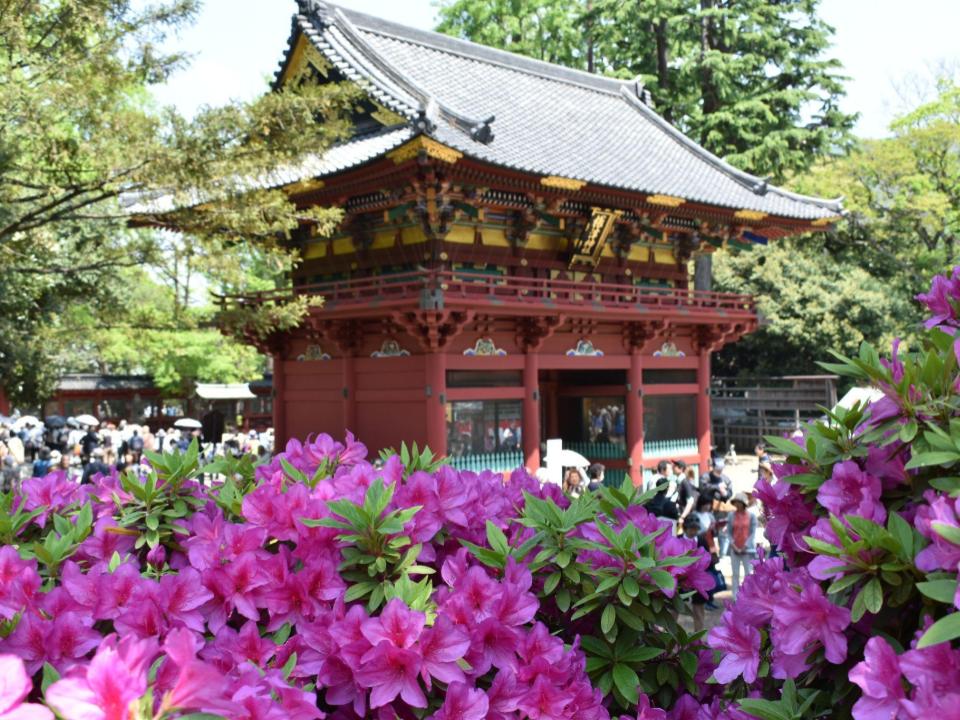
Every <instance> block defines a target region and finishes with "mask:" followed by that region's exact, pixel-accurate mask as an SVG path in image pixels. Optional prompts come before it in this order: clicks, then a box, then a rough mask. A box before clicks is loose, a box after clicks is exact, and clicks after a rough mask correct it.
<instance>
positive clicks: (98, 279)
mask: <svg viewBox="0 0 960 720" xmlns="http://www.w3.org/2000/svg"><path fill="white" fill-rule="evenodd" d="M196 7H197V2H196V1H195V0H167V1H166V2H160V3H151V4H143V3H137V2H133V1H132V0H55V1H53V2H40V1H39V0H27V2H25V3H21V4H20V5H18V7H17V10H16V11H13V10H9V9H8V11H4V12H0V379H2V381H0V382H2V384H3V387H4V390H5V392H6V394H7V395H8V396H9V397H10V398H11V399H12V400H13V401H14V402H15V403H18V404H24V405H29V404H33V403H38V402H40V401H41V400H43V399H44V398H45V397H46V396H48V395H49V392H50V390H51V388H52V385H53V383H54V381H55V379H56V377H57V376H58V375H59V374H60V373H61V372H62V371H63V370H64V369H68V368H67V364H66V363H63V362H62V361H61V360H62V357H63V356H65V355H67V354H68V353H67V349H68V347H69V344H70V341H71V340H75V339H76V338H77V336H78V335H79V336H82V337H84V338H85V339H86V338H87V337H88V336H89V335H88V333H87V332H86V331H87V330H90V329H92V330H93V331H94V332H95V333H96V334H99V333H101V332H102V331H104V330H105V329H107V328H104V327H103V326H105V325H106V326H114V325H117V324H120V322H119V321H121V320H123V316H122V312H121V311H122V309H124V308H128V309H129V307H130V306H129V305H127V304H126V303H125V302H124V301H125V300H127V299H128V297H129V294H128V293H126V292H125V281H126V280H128V278H127V277H124V272H123V271H124V270H125V269H129V268H139V267H141V266H144V265H146V266H149V267H151V268H152V269H154V270H155V271H156V272H157V273H158V274H159V275H164V274H166V275H167V276H171V275H170V272H169V271H170V270H172V271H173V272H172V276H171V277H172V285H173V286H174V287H173V300H174V302H173V305H172V313H170V314H169V315H168V316H166V317H165V318H164V323H163V327H162V328H159V330H173V331H179V330H183V329H193V328H194V326H195V323H194V322H193V321H184V320H183V319H182V315H183V314H184V313H188V311H189V308H190V307H191V298H190V281H189V280H190V276H191V273H196V274H199V273H200V271H201V268H202V269H203V272H204V273H206V274H208V275H209V276H210V278H211V279H212V281H213V282H214V284H215V285H216V286H226V285H232V286H234V287H235V286H236V284H237V283H238V281H239V278H240V277H241V275H243V273H242V268H243V267H246V266H249V263H245V262H241V259H243V258H245V257H249V255H250V251H249V250H246V249H244V248H243V247H242V246H243V245H244V244H245V243H247V242H249V241H257V243H256V245H257V248H259V250H258V252H261V251H262V252H265V253H271V252H273V251H276V253H275V254H276V255H277V256H279V257H284V256H286V251H282V249H281V248H279V241H281V240H283V239H284V238H285V237H287V236H288V235H289V233H290V232H291V231H292V230H293V229H295V228H298V227H300V225H301V223H303V222H307V223H312V224H314V225H315V226H316V228H317V229H318V230H319V231H320V232H321V233H322V232H326V231H329V229H330V227H331V223H333V222H335V221H336V220H337V219H338V218H339V217H340V214H339V212H338V211H331V210H325V209H322V208H317V209H312V210H308V211H298V210H297V209H296V208H295V207H294V205H293V203H291V202H290V200H289V198H288V196H287V195H286V194H285V193H284V192H283V191H282V190H281V189H251V188H250V187H249V185H250V183H249V178H251V177H265V176H267V174H268V173H269V171H271V170H273V169H275V168H276V166H277V165H280V164H287V165H293V164H295V163H296V162H298V161H299V160H300V159H301V158H302V157H303V156H304V155H306V154H308V153H316V152H318V151H322V149H323V148H325V147H327V146H328V145H329V144H330V143H331V142H333V141H335V140H337V139H339V138H341V137H343V136H344V134H345V133H346V132H347V130H348V123H347V121H346V120H345V119H344V118H345V117H346V115H347V113H348V111H349V109H350V107H351V105H352V103H353V99H354V98H355V95H356V91H355V89H352V88H347V87H341V86H329V87H319V86H316V85H309V84H304V85H302V86H299V87H290V88H286V89H284V90H282V91H278V92H273V93H268V94H266V95H264V96H263V97H261V98H259V99H257V100H256V101H254V102H252V103H248V104H241V103H233V104H230V105H227V106H225V107H219V108H206V109H204V110H202V111H201V112H200V113H199V114H198V115H197V116H196V117H195V118H194V119H192V120H188V119H186V118H184V117H181V116H179V115H178V114H177V113H176V112H175V111H174V110H173V109H171V108H162V109H158V108H156V107H154V106H153V104H152V103H151V101H150V99H149V87H150V86H151V85H153V84H156V83H160V82H163V81H164V80H165V79H166V78H167V77H168V76H169V75H170V74H171V73H172V72H174V71H175V70H177V69H178V68H179V67H181V66H182V65H183V61H184V58H183V57H182V56H179V55H177V54H164V53H162V52H160V51H159V50H158V48H160V47H162V45H163V40H164V38H165V37H167V36H168V35H170V34H171V33H175V32H176V31H177V30H178V28H180V27H182V26H183V24H184V23H186V22H189V21H190V19H191V18H192V16H193V15H194V13H195V10H196ZM200 199H202V200H203V203H202V205H198V200H200ZM131 214H133V215H135V216H136V224H137V225H138V226H147V227H149V226H153V225H160V226H163V227H170V226H176V227H179V228H181V229H183V230H184V231H185V235H184V236H183V237H182V238H176V239H174V240H171V239H170V236H161V235H160V234H158V233H155V232H153V231H149V230H147V231H145V230H136V231H131V230H129V229H128V223H129V221H130V218H131ZM238 241H242V242H238ZM171 246H173V247H175V248H176V252H173V253H170V252H167V250H169V249H170V247H171ZM286 262H287V263H289V260H287V261H286ZM191 268H192V270H191ZM194 289H195V288H194ZM255 289H262V287H255ZM77 306H80V308H81V310H82V311H85V312H86V314H87V315H89V316H90V317H91V318H94V322H91V323H90V324H88V325H84V326H82V327H80V328H74V330H73V335H72V337H71V336H70V334H69V332H70V328H73V327H74V326H73V320H74V319H75V317H76V316H75V314H74V310H75V309H77ZM123 324H124V325H125V329H127V330H128V333H127V335H126V337H114V338H100V339H99V340H98V342H99V344H101V345H110V346H112V347H115V346H118V345H122V344H124V343H125V342H126V344H128V345H129V346H131V347H133V348H136V347H137V346H138V345H139V344H140V343H141V342H142V341H144V338H143V337H142V335H141V334H140V331H141V330H143V329H148V330H157V329H158V328H157V326H156V325H153V324H150V325H146V326H144V325H136V324H133V323H129V322H126V323H123ZM210 337H212V333H208V334H207V337H206V338H204V339H203V340H202V342H201V339H200V338H192V339H191V340H190V341H189V342H187V343H186V345H187V346H192V345H193V344H194V341H196V342H197V343H198V344H201V345H204V347H203V349H202V350H201V351H200V352H199V353H195V354H194V357H195V358H199V357H202V356H204V357H206V358H208V359H209V358H216V357H218V356H219V357H222V361H220V366H219V367H218V368H212V369H210V370H209V372H208V373H207V374H208V377H210V378H211V379H221V378H222V379H228V375H229V373H228V371H227V370H226V368H227V366H229V365H231V364H239V365H240V367H241V372H240V373H239V374H242V375H247V376H249V372H248V370H249V368H250V365H251V358H252V354H251V353H249V352H246V351H244V352H241V351H238V350H236V349H235V348H233V349H231V348H229V346H228V345H227V344H224V343H220V344H219V345H217V344H214V343H212V342H210V340H209V338H210ZM170 338H171V336H170V335H168V336H166V337H165V338H164V340H165V344H167V345H170V344H171V343H170ZM188 354H189V353H188ZM231 355H232V357H231ZM98 360H99V358H98ZM171 364H178V363H176V362H173V361H172V360H170V359H169V358H168V359H167V360H166V361H163V362H161V366H162V368H161V370H160V371H159V373H158V374H159V375H161V376H162V378H161V382H162V383H164V384H165V385H164V387H165V388H168V387H169V388H172V387H173V386H182V385H183V384H185V383H186V382H188V381H187V380H186V379H185V378H189V380H194V379H197V378H198V377H200V379H202V377H203V375H204V371H203V370H202V368H201V369H198V368H196V367H193V368H190V367H187V368H186V369H181V368H178V369H176V370H174V371H171V372H165V370H164V369H165V368H166V367H168V366H169V365H171ZM190 364H191V363H190V362H188V363H187V365H188V366H189V365H190ZM193 364H194V365H196V364H197V363H196V362H193ZM244 366H245V367H244ZM245 379H246V378H245Z"/></svg>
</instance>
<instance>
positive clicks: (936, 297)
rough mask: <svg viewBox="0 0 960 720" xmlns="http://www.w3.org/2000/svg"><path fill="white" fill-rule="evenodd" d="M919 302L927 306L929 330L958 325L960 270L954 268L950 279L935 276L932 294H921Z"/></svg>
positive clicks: (926, 323)
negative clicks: (957, 308)
mask: <svg viewBox="0 0 960 720" xmlns="http://www.w3.org/2000/svg"><path fill="white" fill-rule="evenodd" d="M917 300H919V301H920V302H922V303H923V304H924V305H926V306H927V309H928V310H929V311H930V313H931V316H930V318H929V319H928V320H927V321H926V322H925V323H924V325H925V326H926V327H928V328H933V327H937V326H946V327H945V328H944V329H950V328H952V327H955V326H956V325H957V311H956V302H957V301H958V300H960V268H954V269H953V272H952V273H951V275H950V277H946V276H945V275H935V276H934V278H933V280H932V282H931V283H930V292H926V293H920V294H919V295H917Z"/></svg>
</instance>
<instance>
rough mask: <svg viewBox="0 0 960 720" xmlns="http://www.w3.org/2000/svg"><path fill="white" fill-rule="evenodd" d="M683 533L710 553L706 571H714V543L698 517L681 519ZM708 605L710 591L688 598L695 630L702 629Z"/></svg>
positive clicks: (710, 602)
mask: <svg viewBox="0 0 960 720" xmlns="http://www.w3.org/2000/svg"><path fill="white" fill-rule="evenodd" d="M683 535H684V537H686V538H688V539H690V540H696V541H697V547H699V548H700V549H702V550H705V551H706V552H707V553H709V554H710V566H709V567H708V568H707V571H708V572H710V573H711V574H713V573H714V572H715V571H716V565H717V561H716V545H715V543H714V542H713V537H712V536H711V535H710V534H709V532H704V531H703V528H701V527H700V519H699V518H698V517H697V515H688V516H687V518H686V519H685V520H684V521H683ZM710 605H714V603H713V593H712V592H711V593H710V594H709V595H708V597H704V596H703V595H701V594H700V592H699V591H697V592H694V593H693V596H692V597H691V598H690V614H691V615H692V616H693V629H694V631H695V632H700V631H701V630H703V625H704V619H705V615H706V612H705V610H704V609H705V608H706V607H708V606H710ZM714 607H716V605H714Z"/></svg>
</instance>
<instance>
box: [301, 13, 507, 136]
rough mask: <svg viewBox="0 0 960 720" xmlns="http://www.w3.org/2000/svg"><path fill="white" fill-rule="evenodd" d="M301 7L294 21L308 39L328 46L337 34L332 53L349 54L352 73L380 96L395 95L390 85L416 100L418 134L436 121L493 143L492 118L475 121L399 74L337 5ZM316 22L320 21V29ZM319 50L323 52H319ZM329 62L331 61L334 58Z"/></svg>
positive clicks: (401, 99) (402, 101) (429, 127)
mask: <svg viewBox="0 0 960 720" xmlns="http://www.w3.org/2000/svg"><path fill="white" fill-rule="evenodd" d="M324 5H325V7H324ZM302 6H303V7H302V11H301V13H300V14H299V15H298V16H297V19H298V21H299V23H300V27H301V29H302V30H303V32H305V33H306V34H307V35H308V37H311V39H314V38H315V37H316V35H317V34H322V35H323V39H324V40H326V41H327V42H328V43H329V42H330V41H331V40H339V39H340V38H333V37H331V34H330V33H331V31H336V32H337V33H339V34H340V36H341V37H342V41H343V42H337V43H336V45H337V47H333V48H331V49H332V50H333V51H334V52H335V53H339V54H341V56H342V57H343V56H344V55H347V54H349V56H350V57H343V60H345V61H346V62H347V63H348V64H349V65H350V66H351V67H352V69H353V70H354V71H358V72H363V74H364V75H365V79H366V80H367V81H368V82H370V83H372V84H374V85H377V86H379V89H380V90H381V91H382V92H385V93H388V94H390V95H394V96H396V91H395V90H392V89H391V88H390V85H391V84H392V85H393V86H395V87H396V88H397V89H399V90H400V91H401V92H402V93H404V94H406V95H408V96H409V97H410V98H412V99H413V100H415V101H416V103H417V106H416V107H415V108H414V109H415V110H416V111H417V113H418V116H417V117H414V118H411V119H412V120H414V121H415V122H416V125H417V127H418V128H419V129H420V130H423V131H429V130H430V129H431V125H432V124H435V123H436V120H437V119H443V120H445V121H446V122H448V123H449V124H451V125H453V126H454V127H455V128H457V129H458V130H460V131H462V132H463V133H465V134H466V135H469V136H470V137H471V138H472V139H473V140H476V141H477V142H481V143H488V142H490V141H491V140H492V139H493V132H492V130H491V128H490V124H491V123H492V122H493V120H494V118H493V116H490V117H487V118H478V117H472V116H470V115H467V114H465V113H463V112H461V111H459V110H456V109H454V108H452V107H450V106H449V105H447V104H446V103H444V102H443V101H442V100H441V99H440V98H437V97H435V96H433V95H432V94H431V93H429V92H428V91H427V90H425V89H424V88H422V87H420V85H418V84H417V83H415V82H413V81H412V80H411V79H410V78H408V77H406V76H405V75H404V74H403V73H400V72H398V71H397V69H396V68H395V67H394V66H393V64H392V63H390V61H389V60H387V59H386V58H384V57H383V56H382V55H381V54H380V52H378V51H377V49H376V48H374V47H373V46H372V45H371V44H370V43H369V42H368V41H367V40H366V38H364V37H363V35H362V34H361V33H360V31H359V30H358V29H357V28H356V27H355V26H354V25H353V23H352V22H351V21H350V19H349V18H348V17H347V15H346V13H345V12H344V9H343V8H341V7H338V6H336V5H326V4H323V5H321V4H319V3H316V2H314V3H309V2H308V3H302ZM315 19H316V20H319V27H318V25H317V23H316V22H315ZM318 49H320V50H321V52H322V48H318ZM328 59H329V60H331V61H333V58H328ZM364 66H368V67H364ZM378 76H379V77H378ZM384 80H386V82H384ZM395 99H396V100H397V101H399V102H400V103H401V104H404V105H409V102H407V101H406V100H404V99H403V98H401V97H395Z"/></svg>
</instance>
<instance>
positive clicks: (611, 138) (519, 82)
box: [278, 0, 842, 221]
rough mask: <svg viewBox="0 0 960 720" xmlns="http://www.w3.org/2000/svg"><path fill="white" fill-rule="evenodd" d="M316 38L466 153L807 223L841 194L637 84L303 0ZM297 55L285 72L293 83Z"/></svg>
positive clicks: (304, 19)
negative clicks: (759, 172) (807, 182)
mask: <svg viewBox="0 0 960 720" xmlns="http://www.w3.org/2000/svg"><path fill="white" fill-rule="evenodd" d="M300 10H301V12H300V14H298V15H297V16H295V18H294V38H295V39H296V38H297V37H298V36H299V35H300V34H302V35H303V36H305V37H306V38H307V39H308V40H309V41H310V42H311V43H312V44H313V46H314V48H315V49H316V50H317V51H318V52H319V53H320V54H321V55H323V57H324V58H325V59H326V60H327V61H328V62H330V63H332V64H333V65H334V66H335V67H336V68H337V69H338V70H339V72H340V73H341V74H342V75H343V76H345V77H347V78H348V79H350V80H352V81H354V82H357V83H358V84H359V85H361V86H362V87H363V88H364V89H365V90H366V91H367V92H368V93H369V94H370V96H371V98H372V99H373V100H374V101H376V102H378V103H380V104H382V105H383V106H384V107H386V108H389V109H390V110H392V111H394V112H396V113H397V114H399V115H400V116H402V117H404V118H406V119H407V120H408V122H409V123H410V125H411V129H412V131H413V132H422V133H425V134H427V135H428V136H430V137H431V138H433V139H435V140H437V141H438V142H441V143H443V144H444V145H447V146H449V147H451V148H454V149H456V150H458V151H460V152H462V153H464V154H465V155H467V156H470V157H473V158H476V159H478V160H481V161H484V162H488V163H491V164H495V165H499V166H502V167H507V168H511V169H515V170H519V171H523V172H529V173H533V174H538V175H541V176H560V177H564V178H571V179H575V180H582V181H585V182H589V183H594V184H598V185H604V186H608V187H612V188H618V189H622V190H628V191H634V192H639V193H647V194H651V195H665V196H671V197H673V198H682V199H683V200H686V201H691V202H697V203H703V204H708V205H716V206H720V207H726V208H731V209H734V210H737V211H746V212H747V213H753V214H755V215H757V214H769V215H775V216H780V217H788V218H796V219H801V220H808V221H817V220H825V219H829V218H833V217H836V216H837V215H838V214H839V213H841V212H842V209H841V206H840V203H839V201H828V200H822V199H819V198H810V197H805V196H802V195H798V194H795V193H791V192H789V191H786V190H782V189H780V188H776V187H772V186H768V185H767V183H766V182H765V181H763V180H762V179H760V178H757V177H755V176H752V175H750V174H748V173H744V172H742V171H740V170H737V169H736V168H733V167H732V166H730V165H729V164H728V163H726V162H724V161H723V160H721V159H720V158H718V157H716V156H714V155H712V154H711V153H709V152H707V151H706V150H704V149H703V148H702V147H700V146H699V145H697V144H696V143H695V142H693V141H692V140H690V139H688V138H687V137H686V136H684V135H683V134H682V133H680V132H679V131H678V130H676V129H675V128H673V127H672V126H670V125H669V124H668V123H667V122H666V121H665V120H663V119H662V118H661V117H660V116H659V115H657V113H656V112H655V111H654V110H653V109H652V108H651V107H649V106H648V105H646V104H645V103H644V102H643V99H642V97H641V96H640V95H639V94H638V93H642V89H641V88H639V87H638V86H637V85H636V84H635V83H631V82H624V81H620V80H616V79H613V78H606V77H601V76H597V75H591V74H589V73H585V72H581V71H578V70H573V69H569V68H565V67H561V66H557V65H552V64H550V63H545V62H541V61H538V60H535V59H531V58H527V57H523V56H519V55H515V54H513V53H509V52H505V51H502V50H497V49H494V48H489V47H485V46H482V45H478V44H476V43H472V42H468V41H464V40H459V39H456V38H452V37H448V36H446V35H441V34H439V33H433V32H426V31H422V30H415V29H412V28H408V27H405V26H402V25H398V24H396V23H391V22H387V21H384V20H380V19H378V18H374V17H371V16H369V15H364V14H362V13H357V12H353V11H349V10H346V9H344V8H339V7H336V6H334V5H330V4H326V3H322V2H318V1H317V0H300ZM289 67H290V54H288V57H287V58H286V59H285V61H284V63H283V65H282V69H281V71H280V73H279V74H278V82H282V81H283V78H284V77H285V74H286V73H287V71H288V70H289Z"/></svg>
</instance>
